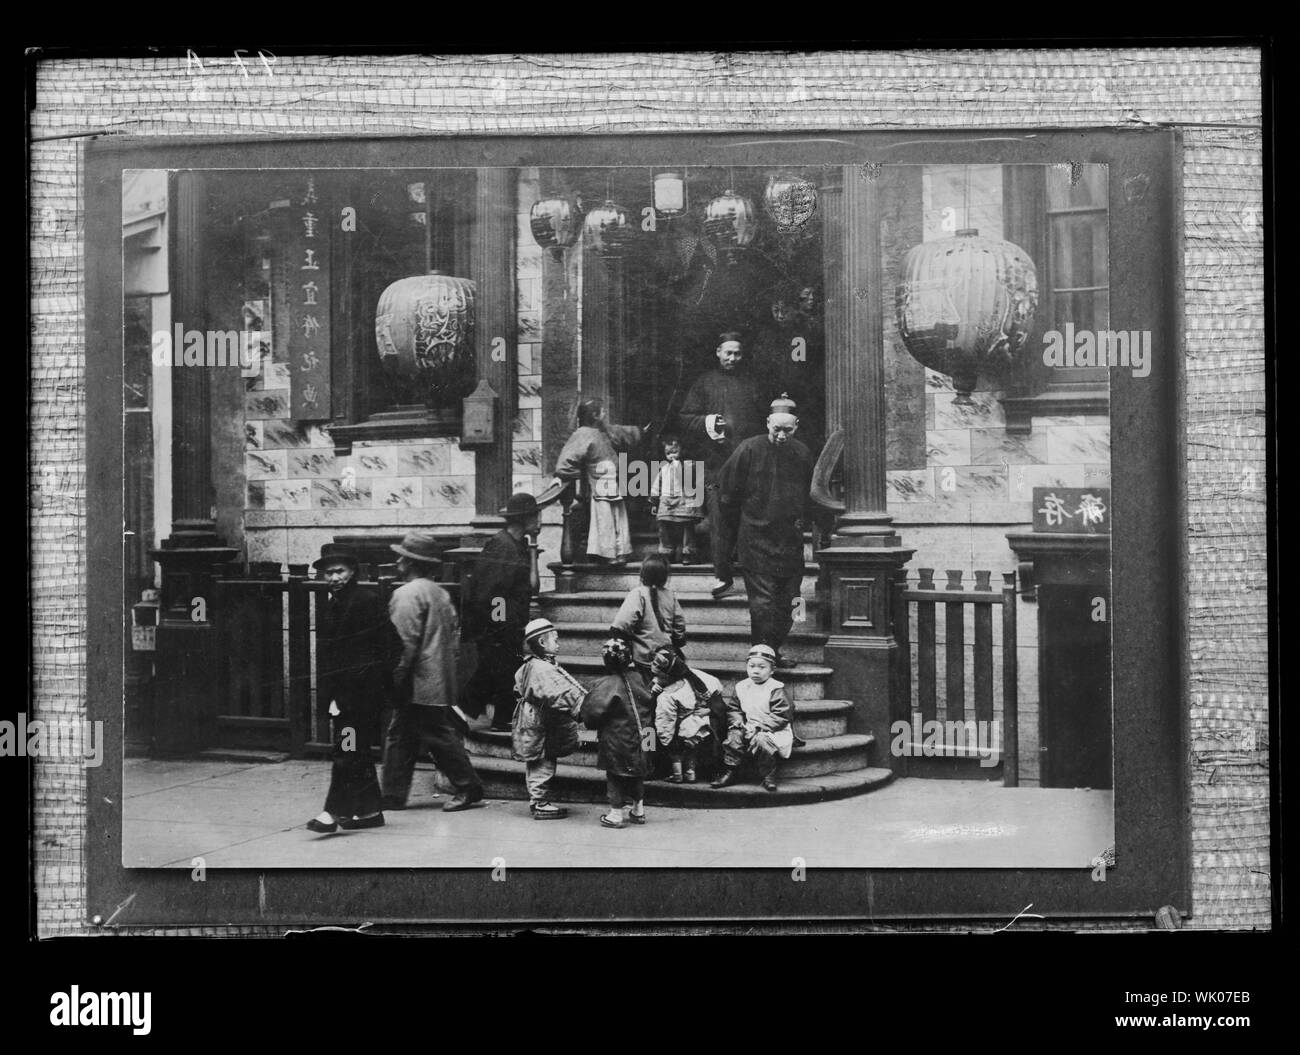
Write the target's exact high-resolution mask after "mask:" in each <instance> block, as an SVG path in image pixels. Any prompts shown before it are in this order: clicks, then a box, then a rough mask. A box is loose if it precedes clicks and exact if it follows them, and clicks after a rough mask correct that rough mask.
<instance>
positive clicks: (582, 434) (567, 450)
mask: <svg viewBox="0 0 1300 1055" xmlns="http://www.w3.org/2000/svg"><path fill="white" fill-rule="evenodd" d="M641 432H642V430H641V429H640V428H639V427H637V426H635V425H610V424H608V423H607V422H606V421H605V408H604V406H603V405H602V404H601V402H600V400H597V399H589V400H586V401H585V402H583V403H582V404H581V405H580V406H579V407H578V428H577V429H576V430H575V431H574V433H573V435H572V436H570V437H569V439H568V442H567V443H565V445H564V449H563V450H561V451H560V456H559V458H558V459H557V460H556V463H555V477H556V479H557V480H560V481H565V482H567V481H574V480H579V479H583V478H585V479H586V480H587V483H588V485H589V486H590V489H591V527H590V530H589V531H588V534H587V553H588V554H589V555H591V556H593V557H600V558H602V559H604V560H607V561H609V562H610V563H611V564H626V563H627V562H628V558H630V557H631V556H632V531H631V529H630V527H629V526H628V519H627V503H626V502H625V501H624V496H623V493H622V490H621V488H620V487H619V474H618V453H619V452H620V451H623V452H626V451H630V450H631V449H632V448H633V446H634V445H635V444H636V443H638V442H639V441H640V439H641Z"/></svg>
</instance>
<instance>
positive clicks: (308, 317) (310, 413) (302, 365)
mask: <svg viewBox="0 0 1300 1055" xmlns="http://www.w3.org/2000/svg"><path fill="white" fill-rule="evenodd" d="M290 211H291V217H290V227H289V252H288V260H289V272H290V277H289V286H290V299H291V302H292V304H293V310H292V325H291V327H290V332H289V371H290V381H289V394H290V413H289V416H290V417H291V418H293V419H295V420H297V421H324V420H328V419H329V417H330V270H329V269H330V226H329V224H328V223H327V222H326V215H327V203H326V201H325V193H324V188H323V186H322V183H321V180H320V179H319V178H318V177H317V176H315V175H310V174H307V175H303V176H302V177H301V179H300V181H299V182H298V183H297V185H296V186H295V187H294V190H293V195H292V198H291V209H290Z"/></svg>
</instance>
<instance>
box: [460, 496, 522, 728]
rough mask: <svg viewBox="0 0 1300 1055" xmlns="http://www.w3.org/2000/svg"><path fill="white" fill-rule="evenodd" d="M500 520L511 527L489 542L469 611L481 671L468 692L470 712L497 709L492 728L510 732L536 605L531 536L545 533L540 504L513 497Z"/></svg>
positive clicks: (468, 627) (468, 628) (467, 625)
mask: <svg viewBox="0 0 1300 1055" xmlns="http://www.w3.org/2000/svg"><path fill="white" fill-rule="evenodd" d="M501 514H502V515H503V516H504V517H505V518H506V526H505V528H504V529H503V530H501V531H499V532H497V533H496V534H495V535H494V536H493V537H492V538H490V539H488V542H487V545H485V546H484V547H483V552H482V553H481V554H479V558H478V561H477V562H476V563H475V564H474V575H473V579H472V580H471V583H470V589H469V595H468V596H467V597H466V599H465V606H464V613H463V615H464V631H465V639H466V640H467V641H473V642H475V643H476V645H477V647H478V666H477V668H476V669H475V671H474V676H473V677H472V678H470V681H469V685H467V686H466V689H465V696H466V700H465V711H466V713H467V714H469V715H470V717H474V718H477V717H478V716H479V715H481V714H482V713H483V712H484V710H485V709H486V708H487V706H488V704H491V705H492V728H493V729H496V730H498V731H504V732H509V731H510V719H511V716H512V715H513V714H514V710H515V671H516V670H518V669H519V664H521V663H522V662H523V661H524V627H525V626H526V625H527V623H528V608H529V604H530V602H531V601H532V593H533V591H532V558H531V556H530V555H529V552H528V539H527V536H529V535H531V536H533V537H536V535H537V532H538V531H540V530H541V514H540V512H539V510H538V506H537V499H535V498H534V497H533V496H532V495H530V494H513V495H511V496H510V501H509V502H507V503H506V507H505V509H503V510H501Z"/></svg>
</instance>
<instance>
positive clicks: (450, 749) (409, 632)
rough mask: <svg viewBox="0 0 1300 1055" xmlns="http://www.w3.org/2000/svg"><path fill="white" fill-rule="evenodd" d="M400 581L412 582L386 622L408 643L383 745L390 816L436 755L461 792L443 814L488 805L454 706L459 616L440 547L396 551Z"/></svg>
mask: <svg viewBox="0 0 1300 1055" xmlns="http://www.w3.org/2000/svg"><path fill="white" fill-rule="evenodd" d="M392 550H393V552H394V553H396V554H397V556H398V561H397V573H398V575H399V576H401V577H403V578H405V579H406V582H405V583H403V584H402V585H401V586H399V587H398V588H397V589H396V590H394V591H393V596H392V597H391V598H390V599H389V602H388V615H389V618H390V619H391V620H392V621H393V626H394V628H396V630H397V633H398V635H399V636H400V637H401V639H402V658H401V660H400V661H399V662H398V664H397V669H396V670H395V671H394V672H393V690H394V694H395V696H396V700H395V701H394V707H393V718H392V721H391V722H390V723H389V726H388V737H387V741H386V743H385V744H384V784H383V788H384V808H385V809H404V808H405V806H406V799H407V796H408V795H409V794H410V791H411V777H412V775H413V774H414V772H415V762H416V759H417V757H418V756H419V755H420V754H421V753H422V752H423V751H424V750H428V751H430V752H431V753H432V755H433V759H434V761H435V762H436V763H437V765H438V768H439V769H440V770H441V771H442V773H443V775H444V776H445V777H446V778H447V779H448V780H449V781H450V782H451V784H452V787H454V788H455V789H456V794H455V797H454V798H452V800H451V801H450V802H448V803H447V804H446V805H445V806H443V808H442V809H443V812H444V813H454V812H456V811H457V810H465V809H469V808H470V807H471V806H473V805H474V804H475V803H477V802H480V801H481V800H482V798H483V784H482V782H481V781H480V780H479V778H478V774H476V773H475V772H474V769H473V767H472V766H471V765H470V761H469V755H467V754H466V753H465V745H464V743H463V742H462V741H461V733H460V728H459V726H458V725H457V724H456V719H455V718H454V717H453V715H452V707H453V706H454V705H455V703H456V647H457V642H458V627H457V618H456V609H455V608H454V607H453V606H452V603H451V598H450V597H449V596H447V591H446V590H444V589H443V588H442V587H441V586H439V585H438V584H437V583H436V582H434V579H433V577H434V575H435V573H436V572H437V569H438V564H439V563H440V558H439V556H438V546H437V540H436V539H435V538H434V536H433V535H431V534H429V533H428V532H423V531H413V532H411V533H410V534H408V535H407V536H406V537H405V538H404V539H403V540H402V542H401V544H400V545H394V546H393V547H392Z"/></svg>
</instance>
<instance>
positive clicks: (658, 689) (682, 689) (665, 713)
mask: <svg viewBox="0 0 1300 1055" xmlns="http://www.w3.org/2000/svg"><path fill="white" fill-rule="evenodd" d="M650 673H651V675H652V677H653V679H654V685H653V686H652V687H651V690H650V691H651V693H652V694H653V695H654V697H655V732H656V733H657V734H658V737H659V743H660V745H661V746H662V747H663V748H664V750H665V751H667V753H668V761H669V764H670V766H671V767H672V769H671V772H670V774H669V776H668V782H669V783H670V784H680V783H682V781H683V780H684V781H685V782H686V783H687V784H694V783H695V764H696V756H697V749H699V748H700V747H702V746H704V745H706V744H707V743H708V742H709V740H710V739H711V737H712V734H713V731H712V726H711V724H710V718H711V717H712V710H713V709H714V708H715V707H718V708H720V707H721V701H722V683H721V682H720V681H718V679H717V678H715V677H714V676H713V675H712V674H707V673H705V672H704V671H702V670H691V669H690V668H689V667H688V666H687V665H686V661H685V660H684V659H683V658H682V655H681V653H680V652H678V651H677V650H676V649H675V648H670V647H662V648H657V649H655V652H654V655H653V656H652V657H651V659H650Z"/></svg>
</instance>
